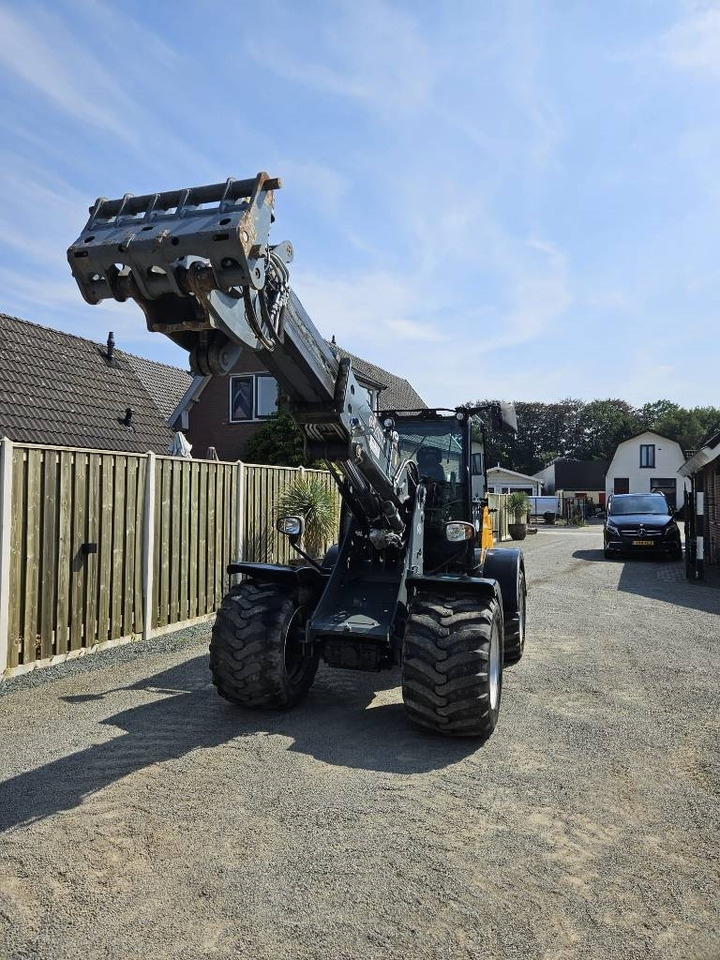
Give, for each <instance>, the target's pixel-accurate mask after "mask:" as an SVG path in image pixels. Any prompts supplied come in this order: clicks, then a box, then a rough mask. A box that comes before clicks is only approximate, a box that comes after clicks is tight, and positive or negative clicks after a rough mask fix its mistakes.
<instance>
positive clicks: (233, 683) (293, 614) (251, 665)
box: [210, 580, 318, 710]
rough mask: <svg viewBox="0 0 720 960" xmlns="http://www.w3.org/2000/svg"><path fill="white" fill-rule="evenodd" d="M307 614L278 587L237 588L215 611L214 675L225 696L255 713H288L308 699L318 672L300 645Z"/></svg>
mask: <svg viewBox="0 0 720 960" xmlns="http://www.w3.org/2000/svg"><path fill="white" fill-rule="evenodd" d="M306 620H307V613H306V611H305V608H304V607H302V606H300V605H299V604H298V601H297V597H296V596H295V595H294V594H293V593H292V592H289V591H288V590H283V589H282V588H280V587H278V586H277V585H276V584H270V583H267V584H266V583H255V582H254V581H252V580H248V581H246V582H244V583H241V584H239V586H237V587H233V589H232V590H231V591H230V593H229V594H228V595H227V596H226V597H225V599H224V600H223V602H222V606H221V607H220V609H219V610H218V612H217V617H216V619H215V626H214V627H213V631H212V639H211V641H210V671H211V673H212V680H213V683H214V684H215V686H216V687H217V689H218V693H219V694H220V696H221V697H225V699H226V700H230V702H231V703H236V704H239V705H240V706H243V707H250V708H256V709H280V710H282V709H287V708H288V707H293V706H295V704H296V703H299V702H300V700H302V698H303V697H304V696H305V694H306V693H307V692H308V690H309V689H310V687H311V686H312V682H313V680H314V679H315V674H316V672H317V667H318V656H317V653H316V652H313V651H307V649H306V648H305V647H304V646H303V645H302V644H301V642H300V641H301V640H302V637H303V635H304V631H305V623H306Z"/></svg>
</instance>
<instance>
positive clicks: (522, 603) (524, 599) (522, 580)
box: [518, 576, 527, 647]
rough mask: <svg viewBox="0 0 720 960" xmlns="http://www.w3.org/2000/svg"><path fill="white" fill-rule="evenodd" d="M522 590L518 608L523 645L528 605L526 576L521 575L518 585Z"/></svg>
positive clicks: (519, 629)
mask: <svg viewBox="0 0 720 960" xmlns="http://www.w3.org/2000/svg"><path fill="white" fill-rule="evenodd" d="M518 590H519V592H520V609H519V610H518V631H519V633H518V637H519V639H520V646H521V647H522V646H523V644H524V643H525V608H526V606H527V594H526V590H525V577H524V576H521V577H520V584H519V587H518Z"/></svg>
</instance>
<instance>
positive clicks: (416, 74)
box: [247, 0, 435, 113]
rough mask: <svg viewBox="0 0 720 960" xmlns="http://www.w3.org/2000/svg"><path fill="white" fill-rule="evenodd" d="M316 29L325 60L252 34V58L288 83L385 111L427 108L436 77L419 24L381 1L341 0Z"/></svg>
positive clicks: (249, 50) (249, 48)
mask: <svg viewBox="0 0 720 960" xmlns="http://www.w3.org/2000/svg"><path fill="white" fill-rule="evenodd" d="M335 13H336V16H335V17H334V18H333V19H332V20H330V19H328V21H327V22H325V23H324V24H323V25H322V26H319V27H318V30H317V38H318V41H320V42H322V45H323V47H324V50H325V54H326V58H325V61H324V62H323V61H321V60H320V59H318V58H317V57H312V56H308V55H307V51H306V50H303V51H298V53H297V54H296V53H295V52H294V51H293V50H292V49H291V48H290V47H289V46H288V45H287V44H286V45H284V46H280V45H279V44H278V43H277V41H276V40H275V39H273V41H272V42H266V43H263V42H262V38H261V37H259V36H257V35H253V40H252V43H251V44H249V45H248V48H247V52H248V54H249V55H250V56H251V57H252V58H253V59H254V60H256V61H257V62H258V63H259V64H261V65H262V67H263V68H264V69H269V70H272V71H273V72H274V73H275V74H277V75H278V76H280V77H283V78H284V79H286V80H291V81H293V82H295V83H301V84H304V85H305V86H308V87H311V88H313V89H315V90H320V91H322V92H325V93H330V94H333V95H336V96H341V97H347V98H349V99H352V100H356V101H359V102H364V103H366V104H368V105H371V106H372V107H373V108H375V109H379V110H380V111H381V112H383V113H385V112H387V111H391V112H397V111H400V112H402V113H412V112H414V111H417V110H419V109H421V108H422V107H424V106H425V105H426V104H427V102H428V100H429V97H430V93H431V90H432V86H433V78H434V75H435V63H434V58H433V54H432V51H431V49H430V47H429V45H428V44H427V42H426V41H425V40H424V39H423V38H422V37H421V35H420V32H419V30H418V28H417V25H416V22H415V20H414V19H413V18H412V17H411V16H409V15H408V14H407V13H405V12H403V11H400V10H398V9H396V8H394V7H392V6H390V5H389V4H387V3H384V2H382V0H366V2H364V3H355V2H342V3H340V4H338V5H337V7H336V10H335Z"/></svg>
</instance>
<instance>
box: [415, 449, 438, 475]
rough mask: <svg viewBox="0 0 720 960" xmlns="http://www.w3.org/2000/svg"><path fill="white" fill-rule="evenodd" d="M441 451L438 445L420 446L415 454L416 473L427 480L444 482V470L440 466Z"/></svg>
mask: <svg viewBox="0 0 720 960" xmlns="http://www.w3.org/2000/svg"><path fill="white" fill-rule="evenodd" d="M441 460H442V451H441V450H440V449H439V448H438V447H421V448H420V450H418V454H417V465H418V473H419V474H420V476H421V477H427V478H428V480H437V481H439V482H440V483H445V471H444V470H443V468H442V464H441V462H440V461H441Z"/></svg>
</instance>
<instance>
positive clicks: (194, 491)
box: [188, 461, 200, 618]
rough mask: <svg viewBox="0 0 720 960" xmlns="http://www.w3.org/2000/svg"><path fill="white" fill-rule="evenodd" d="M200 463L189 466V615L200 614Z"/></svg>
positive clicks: (191, 463) (191, 616)
mask: <svg viewBox="0 0 720 960" xmlns="http://www.w3.org/2000/svg"><path fill="white" fill-rule="evenodd" d="M199 470H200V464H199V463H194V462H192V461H191V462H190V466H189V468H188V477H189V484H188V487H189V489H188V527H189V538H188V616H189V617H190V618H193V617H196V616H197V615H198V582H197V579H198V533H199V531H198V507H199V504H198V492H199V491H198V478H199V476H200V473H199Z"/></svg>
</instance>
